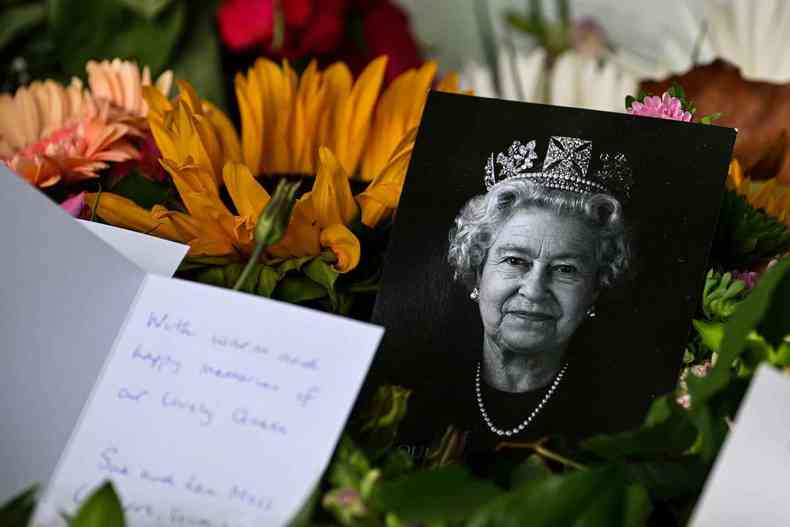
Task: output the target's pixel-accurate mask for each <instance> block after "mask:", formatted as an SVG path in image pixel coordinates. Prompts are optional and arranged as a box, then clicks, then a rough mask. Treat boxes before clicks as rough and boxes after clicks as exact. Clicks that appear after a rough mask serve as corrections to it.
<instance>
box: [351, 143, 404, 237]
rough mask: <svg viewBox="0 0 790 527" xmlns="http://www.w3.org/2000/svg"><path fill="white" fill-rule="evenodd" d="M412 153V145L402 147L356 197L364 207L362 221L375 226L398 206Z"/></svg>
mask: <svg viewBox="0 0 790 527" xmlns="http://www.w3.org/2000/svg"><path fill="white" fill-rule="evenodd" d="M411 153H412V149H411V147H405V148H401V149H400V152H399V154H398V155H396V156H395V157H394V158H393V159H392V160H391V161H390V163H389V164H388V165H387V166H386V167H384V169H383V170H382V171H381V172H380V173H379V175H377V176H376V179H374V180H373V181H372V182H371V183H370V184H369V185H368V187H367V188H366V189H365V191H364V192H362V193H361V194H359V195H358V196H357V197H356V200H357V203H359V206H360V208H361V209H362V223H364V224H365V225H367V226H368V227H370V228H373V227H375V226H376V225H378V223H379V222H380V221H381V220H382V219H384V218H385V217H386V216H387V215H388V214H389V213H390V212H391V211H392V210H394V209H395V208H397V206H398V203H399V201H400V193H401V190H402V189H403V182H404V181H405V179H406V171H407V170H408V168H409V161H410V160H411Z"/></svg>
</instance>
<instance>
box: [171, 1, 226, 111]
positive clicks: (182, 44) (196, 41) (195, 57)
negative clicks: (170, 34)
mask: <svg viewBox="0 0 790 527" xmlns="http://www.w3.org/2000/svg"><path fill="white" fill-rule="evenodd" d="M218 3H219V2H217V1H216V0H200V1H194V0H193V1H191V2H190V3H189V6H190V9H189V13H188V15H189V16H188V21H187V24H186V27H188V28H189V31H187V32H186V33H185V34H184V35H183V38H182V39H181V40H180V41H179V43H178V46H177V47H176V49H175V51H174V53H173V58H172V60H171V61H170V62H169V67H171V68H172V70H173V73H174V74H175V76H176V77H177V78H179V79H185V80H188V81H189V83H190V84H192V86H193V87H194V88H195V90H196V91H197V92H198V93H199V94H200V96H201V97H202V98H204V99H207V100H209V101H211V102H212V103H214V104H216V105H217V106H218V107H220V108H227V100H226V94H225V78H226V75H224V74H223V71H222V52H221V49H222V48H221V46H220V41H219V36H218V35H217V25H216V21H215V18H214V16H215V13H216V12H217V5H218Z"/></svg>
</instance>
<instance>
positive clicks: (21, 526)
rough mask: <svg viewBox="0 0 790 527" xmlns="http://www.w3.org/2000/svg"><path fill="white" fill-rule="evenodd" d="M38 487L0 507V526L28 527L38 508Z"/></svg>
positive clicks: (33, 487)
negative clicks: (34, 510) (35, 509)
mask: <svg viewBox="0 0 790 527" xmlns="http://www.w3.org/2000/svg"><path fill="white" fill-rule="evenodd" d="M37 493H38V486H36V485H34V486H32V487H30V488H29V489H27V490H26V491H24V492H22V493H21V494H19V495H17V496H15V497H14V498H12V499H11V500H10V501H9V502H8V503H6V504H4V505H3V506H2V507H0V525H2V526H3V527H26V526H27V524H28V523H29V522H30V517H31V516H32V515H33V509H34V508H35V506H36V494H37Z"/></svg>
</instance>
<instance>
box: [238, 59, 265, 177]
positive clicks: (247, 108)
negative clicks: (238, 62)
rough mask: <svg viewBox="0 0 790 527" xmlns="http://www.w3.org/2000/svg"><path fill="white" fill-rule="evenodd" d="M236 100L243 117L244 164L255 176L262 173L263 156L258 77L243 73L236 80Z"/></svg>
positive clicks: (262, 130) (261, 107)
mask: <svg viewBox="0 0 790 527" xmlns="http://www.w3.org/2000/svg"><path fill="white" fill-rule="evenodd" d="M234 86H235V89H236V99H237V100H238V101H239V113H240V115H241V149H242V155H243V158H244V162H245V163H246V164H247V166H248V167H250V170H252V172H253V174H256V175H257V174H258V173H259V172H260V171H261V156H262V154H263V133H264V128H263V106H262V104H261V101H260V97H259V96H258V95H257V94H258V81H257V76H256V75H254V74H251V75H249V78H247V77H245V76H244V75H242V74H241V73H237V74H236V78H235V79H234Z"/></svg>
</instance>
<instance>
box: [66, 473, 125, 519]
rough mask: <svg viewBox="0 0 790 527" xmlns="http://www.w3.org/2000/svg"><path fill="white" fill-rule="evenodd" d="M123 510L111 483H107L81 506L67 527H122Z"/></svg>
mask: <svg viewBox="0 0 790 527" xmlns="http://www.w3.org/2000/svg"><path fill="white" fill-rule="evenodd" d="M125 525H126V522H125V521H124V518H123V509H122V508H121V502H120V500H119V499H118V495H117V494H116V493H115V489H114V488H113V486H112V483H110V482H107V483H105V484H104V485H102V486H101V487H100V488H99V489H98V490H97V491H96V492H94V493H93V494H91V495H90V497H88V499H87V500H86V501H85V502H84V503H83V504H82V506H81V507H80V509H79V510H78V511H77V514H76V515H75V516H74V519H73V520H71V522H70V523H69V527H124V526H125Z"/></svg>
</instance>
